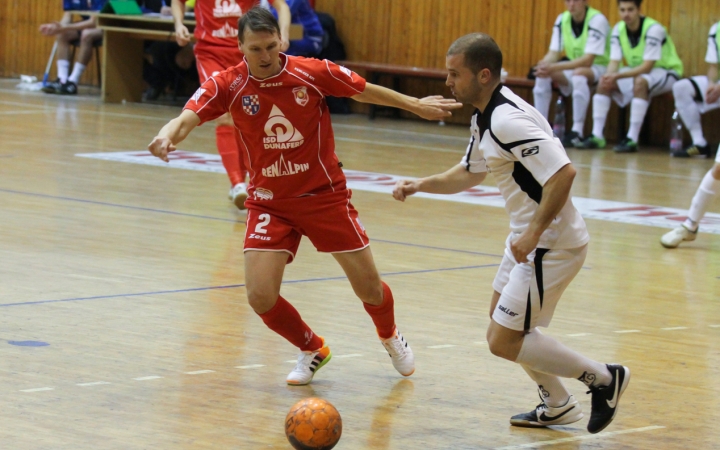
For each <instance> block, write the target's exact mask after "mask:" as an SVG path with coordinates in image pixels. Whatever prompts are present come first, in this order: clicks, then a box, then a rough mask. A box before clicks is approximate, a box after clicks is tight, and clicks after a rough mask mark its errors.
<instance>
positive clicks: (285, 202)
mask: <svg viewBox="0 0 720 450" xmlns="http://www.w3.org/2000/svg"><path fill="white" fill-rule="evenodd" d="M350 197H352V192H351V191H350V190H343V191H338V192H331V193H328V194H320V195H313V196H307V197H298V198H286V199H280V200H266V201H263V200H250V199H248V200H246V201H245V206H247V209H248V212H247V229H246V230H245V251H248V250H258V251H267V252H287V253H289V254H290V256H288V264H289V263H291V262H292V260H293V259H295V254H296V253H297V249H298V246H299V245H300V239H301V238H302V236H307V237H308V238H309V239H310V242H312V243H313V245H314V246H315V248H316V249H317V250H318V251H319V252H325V253H342V252H353V251H357V250H362V249H363V248H365V247H367V246H368V245H369V244H370V239H369V238H368V236H367V234H366V233H365V227H363V225H362V223H360V219H359V218H358V212H357V211H356V210H355V208H354V207H353V205H352V204H351V203H350Z"/></svg>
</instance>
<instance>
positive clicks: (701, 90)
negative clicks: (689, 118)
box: [681, 76, 720, 114]
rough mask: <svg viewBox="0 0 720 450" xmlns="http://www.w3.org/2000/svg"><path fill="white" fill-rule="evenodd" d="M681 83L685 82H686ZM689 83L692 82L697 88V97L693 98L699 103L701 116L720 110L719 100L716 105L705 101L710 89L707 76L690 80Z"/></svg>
mask: <svg viewBox="0 0 720 450" xmlns="http://www.w3.org/2000/svg"><path fill="white" fill-rule="evenodd" d="M681 81H683V82H684V81H685V80H681ZM688 82H690V83H691V84H692V85H693V87H694V88H695V97H693V100H695V101H696V102H697V103H698V109H699V110H700V114H705V113H706V112H708V111H712V110H713V109H718V108H720V99H718V100H717V101H716V102H715V103H710V104H708V103H707V102H706V101H705V94H706V93H707V89H708V78H707V77H706V76H697V77H692V78H688Z"/></svg>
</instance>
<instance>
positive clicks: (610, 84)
mask: <svg viewBox="0 0 720 450" xmlns="http://www.w3.org/2000/svg"><path fill="white" fill-rule="evenodd" d="M600 86H602V87H603V88H605V89H608V90H611V91H613V90H615V89H616V88H617V74H616V73H608V74H605V75H603V76H602V77H600Z"/></svg>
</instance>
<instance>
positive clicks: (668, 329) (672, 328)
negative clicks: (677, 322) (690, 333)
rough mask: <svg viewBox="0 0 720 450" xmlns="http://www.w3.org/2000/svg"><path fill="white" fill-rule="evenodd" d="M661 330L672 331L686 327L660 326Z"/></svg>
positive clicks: (685, 328)
mask: <svg viewBox="0 0 720 450" xmlns="http://www.w3.org/2000/svg"><path fill="white" fill-rule="evenodd" d="M660 329H661V330H665V331H673V330H687V329H688V327H668V328H660Z"/></svg>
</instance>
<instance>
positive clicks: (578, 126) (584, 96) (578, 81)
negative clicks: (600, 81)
mask: <svg viewBox="0 0 720 450" xmlns="http://www.w3.org/2000/svg"><path fill="white" fill-rule="evenodd" d="M571 81H572V85H573V94H572V96H573V127H572V130H573V131H574V132H576V133H578V134H579V135H580V137H582V135H583V131H584V129H585V116H586V115H587V109H588V105H589V104H590V86H589V85H588V79H587V77H584V76H582V75H573V76H572V80H571Z"/></svg>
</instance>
